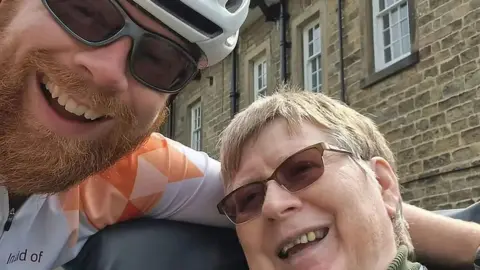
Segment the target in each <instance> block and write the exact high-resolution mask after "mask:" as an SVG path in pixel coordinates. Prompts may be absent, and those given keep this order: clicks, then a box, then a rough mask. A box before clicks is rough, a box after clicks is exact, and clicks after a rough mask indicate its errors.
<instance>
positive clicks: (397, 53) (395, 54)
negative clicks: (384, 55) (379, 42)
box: [392, 41, 402, 58]
mask: <svg viewBox="0 0 480 270" xmlns="http://www.w3.org/2000/svg"><path fill="white" fill-rule="evenodd" d="M392 47H393V58H397V57H399V56H400V55H401V54H402V48H401V44H400V41H396V42H394V43H393V45H392Z"/></svg>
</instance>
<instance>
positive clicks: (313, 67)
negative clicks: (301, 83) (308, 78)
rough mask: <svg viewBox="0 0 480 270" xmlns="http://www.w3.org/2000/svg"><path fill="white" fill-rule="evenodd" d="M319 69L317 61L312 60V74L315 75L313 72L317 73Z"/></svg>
mask: <svg viewBox="0 0 480 270" xmlns="http://www.w3.org/2000/svg"><path fill="white" fill-rule="evenodd" d="M317 68H318V67H317V61H316V59H313V60H312V71H311V72H312V73H313V72H315V71H317Z"/></svg>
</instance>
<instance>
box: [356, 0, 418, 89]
mask: <svg viewBox="0 0 480 270" xmlns="http://www.w3.org/2000/svg"><path fill="white" fill-rule="evenodd" d="M373 1H378V0H373ZM399 2H402V1H399ZM406 2H407V7H408V9H407V11H408V26H409V30H410V54H408V55H406V56H405V57H403V58H399V59H398V60H397V61H396V62H392V63H391V64H389V65H388V66H385V67H383V69H379V68H377V67H378V65H377V66H376V63H375V61H376V58H375V57H376V56H375V54H376V49H375V34H374V30H375V24H374V20H375V18H376V17H375V16H374V12H373V11H374V7H373V4H374V3H378V2H372V1H365V2H364V3H365V4H364V5H362V7H363V8H362V9H361V16H360V18H364V21H365V22H367V23H366V24H365V28H366V29H365V35H363V37H362V39H363V44H364V45H363V46H365V50H364V54H363V56H362V57H363V58H364V60H365V61H364V63H365V66H364V67H365V68H366V71H367V72H366V73H365V76H364V77H363V79H361V80H360V89H366V88H369V87H371V86H373V85H375V84H377V83H379V82H381V81H384V80H386V79H388V78H390V77H391V76H393V75H395V74H398V73H400V72H402V71H404V70H406V69H408V68H410V67H412V66H415V65H416V64H417V63H419V62H420V54H419V51H418V46H419V45H418V37H417V22H416V18H417V16H416V10H415V9H416V5H415V1H414V0H406ZM396 4H398V5H400V4H399V3H396ZM377 52H378V50H377Z"/></svg>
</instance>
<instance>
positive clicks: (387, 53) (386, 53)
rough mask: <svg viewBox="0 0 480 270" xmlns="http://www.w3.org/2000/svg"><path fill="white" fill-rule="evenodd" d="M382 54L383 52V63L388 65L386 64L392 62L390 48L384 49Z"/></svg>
mask: <svg viewBox="0 0 480 270" xmlns="http://www.w3.org/2000/svg"><path fill="white" fill-rule="evenodd" d="M383 52H384V57H385V63H388V62H390V61H392V52H391V50H390V47H387V48H385V50H383Z"/></svg>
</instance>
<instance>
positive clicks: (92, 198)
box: [58, 134, 204, 246]
mask: <svg viewBox="0 0 480 270" xmlns="http://www.w3.org/2000/svg"><path fill="white" fill-rule="evenodd" d="M203 176H204V173H203V172H202V171H201V170H200V169H199V168H198V167H197V166H196V165H195V164H194V163H193V162H192V161H191V160H189V158H188V157H187V156H186V155H185V153H183V152H181V151H180V150H178V149H177V148H175V147H174V146H173V145H171V143H170V142H169V141H168V140H167V139H166V138H164V137H163V136H161V135H160V134H152V135H151V137H150V138H149V139H148V140H147V141H146V142H145V143H144V144H143V145H142V146H141V147H139V148H138V149H137V150H136V151H135V152H133V153H132V154H130V155H129V156H127V157H125V158H123V159H122V160H120V161H119V162H117V163H116V164H115V165H114V166H113V167H111V168H109V169H108V170H106V171H104V172H102V173H100V174H97V175H94V176H92V177H89V178H88V179H87V180H85V181H84V182H82V183H81V184H80V185H79V186H76V187H74V188H72V189H70V190H69V191H66V192H64V193H62V194H59V196H58V198H59V201H60V205H61V207H62V210H63V212H64V213H65V217H66V219H67V222H68V224H69V226H70V229H71V231H72V233H71V237H70V238H71V239H69V245H70V246H72V245H74V244H75V243H76V241H77V239H78V230H79V216H80V214H84V216H85V217H86V218H87V219H88V221H89V222H90V224H91V225H92V226H93V227H95V228H96V229H98V230H100V229H102V228H104V227H105V226H107V225H111V224H115V223H118V222H121V221H125V220H128V219H132V218H136V217H140V216H143V215H145V214H146V213H148V212H149V211H150V210H152V208H153V207H154V206H155V205H156V204H158V203H159V201H160V199H161V198H162V195H163V191H164V190H165V188H166V185H167V184H168V183H171V182H178V181H182V180H186V179H193V178H199V177H203Z"/></svg>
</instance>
